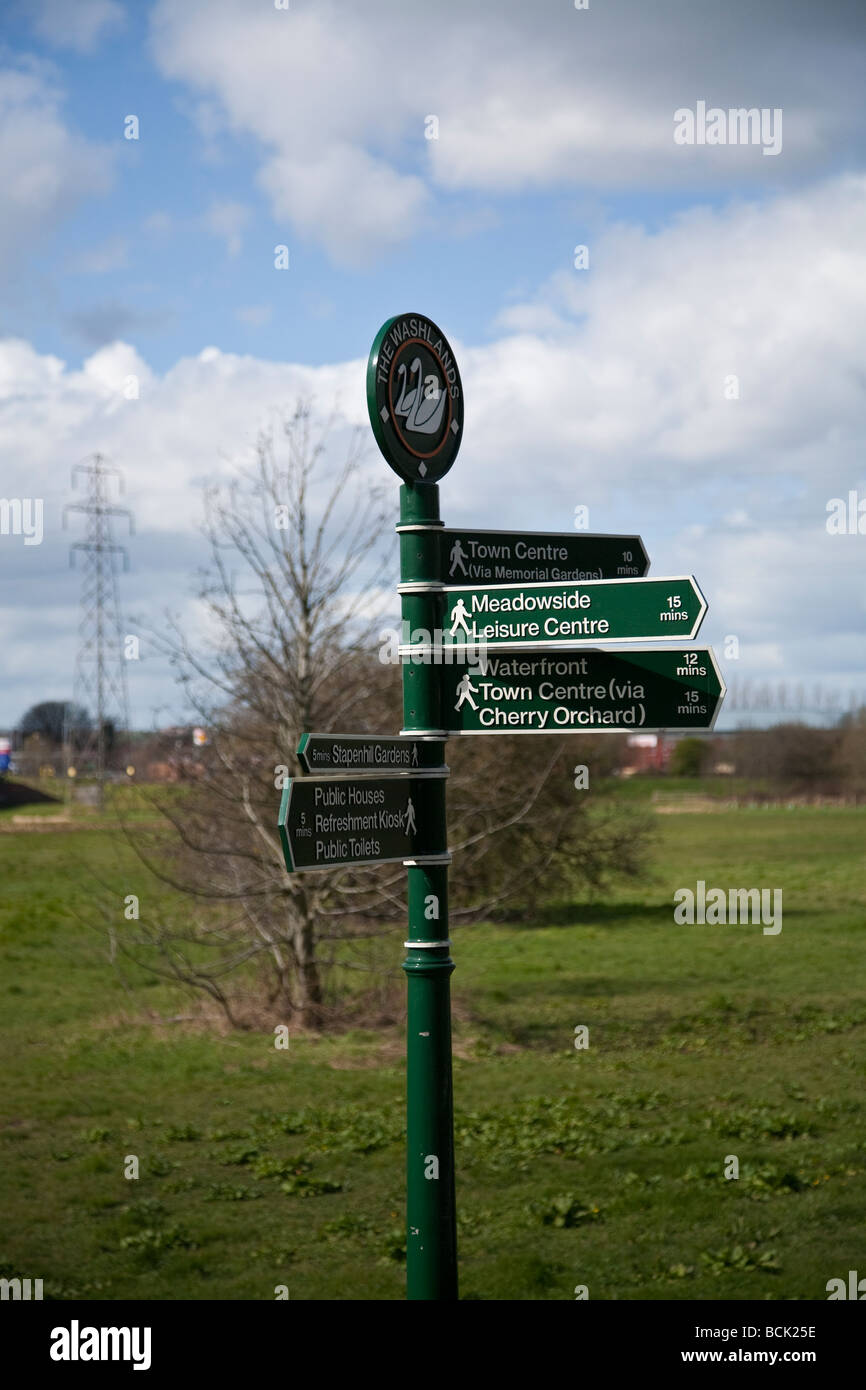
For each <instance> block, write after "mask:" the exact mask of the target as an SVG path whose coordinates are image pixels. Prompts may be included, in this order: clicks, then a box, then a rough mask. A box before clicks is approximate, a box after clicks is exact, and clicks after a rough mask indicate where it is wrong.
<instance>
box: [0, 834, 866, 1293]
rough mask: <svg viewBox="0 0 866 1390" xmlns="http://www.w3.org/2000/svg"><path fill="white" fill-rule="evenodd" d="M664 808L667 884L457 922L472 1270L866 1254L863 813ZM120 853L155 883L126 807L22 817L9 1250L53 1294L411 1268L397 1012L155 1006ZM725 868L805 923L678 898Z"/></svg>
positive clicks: (11, 979)
mask: <svg viewBox="0 0 866 1390" xmlns="http://www.w3.org/2000/svg"><path fill="white" fill-rule="evenodd" d="M658 835H659V838H658V843H657V848H656V853H655V856H654V860H653V867H652V870H651V873H650V874H649V875H648V876H647V877H646V878H645V879H643V880H642V881H641V882H640V883H638V884H632V885H629V886H625V887H620V888H618V889H617V890H615V891H613V892H610V893H606V894H605V895H604V896H603V898H599V899H598V900H597V901H595V902H592V901H582V902H576V903H565V904H551V905H550V906H549V908H548V909H547V911H546V912H545V913H544V914H543V916H542V918H541V920H539V921H536V922H532V923H525V924H524V923H520V922H512V923H510V924H509V925H507V926H501V925H497V926H493V925H482V926H479V927H471V928H464V929H461V928H459V927H458V928H456V929H452V933H451V934H452V939H453V940H454V951H453V954H454V957H455V960H456V962H457V970H456V972H455V974H454V976H453V991H454V998H455V1014H456V1018H457V1022H456V1024H455V1050H456V1054H457V1055H456V1058H455V1077H454V1084H455V1102H456V1110H457V1115H456V1129H457V1182H458V1210H459V1239H460V1271H461V1294H462V1296H463V1297H464V1298H474V1299H508V1298H519V1299H571V1298H573V1296H574V1287H575V1285H577V1284H586V1285H588V1287H589V1296H590V1298H592V1299H669V1298H679V1299H721V1298H738V1299H744V1298H769V1299H823V1298H826V1292H825V1285H826V1282H827V1280H828V1279H830V1278H833V1277H836V1276H839V1275H842V1276H846V1275H847V1271H848V1270H849V1269H859V1270H860V1272H861V1273H863V1272H866V1271H864V1269H863V1260H864V1257H863V1245H862V1238H861V1235H860V1230H861V1226H862V1219H863V1211H864V1196H863V1193H864V1169H866V1159H864V1139H866V1122H864V1121H866V1103H864V1098H863V1085H862V1078H863V1063H864V1053H866V990H864V987H863V984H862V976H863V971H862V961H863V940H864V905H866V889H864V872H863V870H864V859H866V854H864V845H866V812H863V811H860V810H822V811H812V810H803V809H799V810H796V811H790V812H789V811H784V810H770V811H767V810H754V811H750V810H741V811H737V812H733V811H722V812H717V813H714V814H712V815H667V816H659V817H658ZM118 864H120V865H121V866H122V875H121V877H122V892H123V893H127V892H139V893H140V894H141V895H142V909H143V911H144V910H146V907H147V904H148V901H149V899H148V896H147V895H148V892H149V891H152V890H150V889H149V888H148V885H147V883H146V881H145V880H144V879H143V877H142V875H141V872H140V870H139V869H138V867H137V865H136V864H135V862H134V861H130V860H129V858H127V857H124V851H123V850H121V849H118V847H117V845H116V842H115V841H114V839H113V838H112V837H111V836H110V834H109V833H108V832H107V831H105V830H103V829H93V830H91V829H87V830H83V829H79V830H76V831H75V832H74V833H60V834H51V833H48V832H43V833H19V834H4V835H2V836H0V875H2V883H3V894H2V915H0V922H2V927H0V960H2V969H0V1004H2V1010H3V1018H4V1028H3V1044H2V1048H3V1052H2V1067H3V1102H2V1114H0V1164H2V1169H0V1172H2V1177H0V1203H2V1217H3V1219H2V1233H0V1275H7V1276H13V1275H16V1274H17V1275H20V1276H23V1277H28V1276H29V1277H32V1278H39V1277H41V1278H43V1279H44V1282H45V1294H46V1297H48V1296H50V1297H55V1298H71V1297H83V1298H92V1299H95V1298H109V1299H119V1298H143V1299H183V1298H223V1299H260V1298H264V1299H270V1298H273V1297H274V1289H275V1286H276V1285H280V1284H285V1285H287V1286H288V1288H289V1292H290V1296H291V1298H292V1299H311V1298H312V1299H315V1298H326V1299H351V1298H376V1299H378V1298H400V1297H402V1296H403V1289H404V1265H403V1262H402V1251H403V1230H402V1223H403V1201H404V1180H403V1163H404V1151H403V1090H404V1080H405V1077H404V1070H403V1065H402V1037H401V1034H400V1032H399V1031H398V1030H391V1031H388V1030H384V1031H382V1032H379V1033H363V1032H360V1031H359V1032H354V1033H350V1034H348V1035H343V1036H340V1037H333V1038H323V1039H318V1040H317V1039H315V1038H311V1037H292V1039H291V1046H290V1048H289V1049H288V1051H278V1050H277V1049H275V1047H274V1042H273V1037H272V1035H269V1034H255V1033H244V1034H235V1035H232V1036H220V1035H219V1034H216V1033H207V1032H202V1031H194V1030H193V1029H192V1028H191V1027H190V1026H188V1025H186V1024H183V1023H179V1024H164V1025H161V1026H157V1025H154V1024H152V1023H149V1022H148V1021H147V1010H148V1009H151V1010H153V1011H154V1013H157V1012H160V1013H162V1014H163V1015H164V1016H167V1017H168V1016H171V1015H172V1014H173V1013H182V1012H184V1011H186V1009H187V1005H186V1004H185V1002H184V1001H183V999H182V998H179V997H178V996H177V995H176V994H175V993H173V992H172V991H171V990H170V989H169V988H168V987H167V986H165V985H163V984H159V983H157V984H153V983H150V982H148V980H147V978H146V977H145V976H143V975H142V974H138V975H136V974H135V972H133V973H132V975H131V983H132V985H133V986H134V993H133V995H132V996H131V997H130V996H128V995H127V994H126V993H125V992H124V990H123V989H122V987H121V985H120V983H119V982H118V980H117V978H116V976H115V973H114V970H113V968H112V966H111V964H110V962H109V960H108V954H107V944H106V941H105V938H104V935H103V934H102V932H100V931H98V930H95V929H93V928H95V927H96V926H97V925H98V919H97V915H96V914H95V912H94V910H93V899H94V889H93V879H92V877H91V875H92V873H93V872H94V871H95V872H96V873H97V874H98V876H99V877H100V878H101V879H103V880H104V879H106V878H107V877H108V876H109V875H111V874H116V873H117V865H118ZM698 878H701V879H704V880H705V881H706V882H707V884H708V885H710V886H722V887H725V888H727V887H734V886H736V887H752V886H763V887H770V888H774V887H780V888H782V889H783V892H784V925H783V929H782V932H781V934H780V935H779V936H777V937H765V936H764V935H763V934H762V932H761V929H760V926H729V927H710V926H692V927H688V926H684V927H680V926H676V925H675V924H674V923H673V920H672V902H673V893H674V890H675V889H676V888H679V887H692V888H694V886H695V882H696V880H697V879H698ZM118 929H119V930H120V929H122V908H121V906H120V896H119V897H118ZM401 939H402V933H401V932H400V931H399V930H398V931H396V932H395V933H394V937H393V951H392V959H393V966H394V970H395V972H396V973H397V974H398V975H399V973H400V972H399V962H400V960H401V959H402V954H403V953H402V950H401V947H400V941H401ZM579 1025H585V1026H586V1027H588V1029H589V1048H588V1049H587V1050H582V1051H577V1050H575V1047H574V1030H575V1027H577V1026H579ZM727 1155H736V1156H737V1157H738V1159H739V1164H740V1177H739V1179H738V1180H737V1181H726V1180H725V1178H724V1176H723V1169H724V1165H725V1161H726V1156H727ZM128 1156H134V1157H136V1158H137V1159H138V1162H139V1166H140V1177H139V1179H138V1180H134V1181H130V1180H127V1179H125V1178H124V1176H123V1173H124V1164H125V1163H126V1162H127V1159H128Z"/></svg>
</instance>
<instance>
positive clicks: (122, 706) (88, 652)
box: [63, 454, 135, 805]
mask: <svg viewBox="0 0 866 1390" xmlns="http://www.w3.org/2000/svg"><path fill="white" fill-rule="evenodd" d="M82 477H83V478H84V480H85V481H84V485H85V487H86V490H87V498H86V501H83V502H70V503H68V504H67V505H66V506H65V507H64V508H63V527H64V529H66V525H67V515H68V513H70V512H80V513H82V515H83V516H85V517H86V529H85V539H84V540H83V541H73V543H72V545H71V546H70V547H69V564H70V567H71V568H73V569H74V568H75V557H76V554H77V553H80V554H81V555H82V556H83V557H84V563H83V571H82V582H81V610H82V616H81V623H80V626H79V639H80V640H79V647H78V655H77V657H76V660H75V678H74V681H73V703H72V706H71V707H67V719H66V726H65V728H64V739H63V742H64V746H65V748H66V751H67V762H68V759H69V756H70V755H71V754H72V751H73V749H75V753H76V762H77V764H78V765H79V766H80V767H81V769H82V770H83V771H88V772H90V771H92V772H93V774H94V775H95V777H96V780H97V784H98V786H99V802H100V805H101V804H102V802H103V800H104V795H105V771H106V746H107V742H108V739H107V731H108V730H109V729H110V730H113V735H112V739H111V741H112V746H113V747H114V746H116V745H117V744H119V743H120V742H121V740H122V739H123V737H124V735H125V734H126V733H127V732H128V730H129V693H128V690H127V682H126V661H125V658H124V652H123V632H122V628H121V623H120V607H119V603H118V594H117V557H118V556H121V557H122V559H123V568H124V570H128V569H129V555H128V554H127V551H126V549H125V547H124V546H122V545H116V544H115V542H114V539H113V535H112V519H113V518H114V517H125V518H126V520H127V521H128V523H129V534H130V535H131V536H132V535H134V534H135V524H134V518H133V515H132V512H131V511H129V510H128V508H126V507H116V506H113V505H112V503H111V500H110V483H111V481H112V479H113V480H114V481H115V482H116V484H117V488H118V491H119V492H121V493H122V492H123V490H124V487H123V477H122V475H121V473H120V470H119V469H118V468H114V467H113V466H112V465H110V464H108V463H106V461H105V459H104V457H103V456H102V454H94V455H93V457H92V459H91V460H90V461H89V462H87V463H76V464H75V466H74V467H73V469H72V486H73V488H77V486H78V481H79V479H80V478H82ZM81 710H86V711H87V713H88V714H90V713H91V712H93V714H94V718H93V719H92V720H91V721H90V722H88V723H87V724H84V723H83V722H79V723H77V724H76V722H75V721H81V715H80V711H81Z"/></svg>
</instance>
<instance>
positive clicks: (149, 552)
mask: <svg viewBox="0 0 866 1390" xmlns="http://www.w3.org/2000/svg"><path fill="white" fill-rule="evenodd" d="M596 249H597V251H598V254H595V255H594V256H593V261H592V265H593V269H592V270H591V272H577V271H575V272H573V273H572V274H571V275H570V276H569V277H562V276H557V277H555V278H554V279H553V280H552V281H551V282H550V283H549V284H548V285H547V286H545V287H544V288H543V290H542V292H541V293H540V294H539V296H538V300H537V303H538V305H540V306H541V308H542V309H543V310H544V311H545V314H546V317H543V318H542V319H541V320H540V322H541V323H542V324H544V325H547V324H549V322H550V321H551V320H550V315H554V316H555V328H554V331H552V332H549V333H542V332H540V331H530V330H529V329H526V330H524V331H522V332H520V333H518V334H515V333H507V334H506V335H504V336H501V337H500V338H498V339H497V340H495V341H494V342H492V343H490V344H489V345H485V346H474V347H466V346H463V345H461V344H460V343H459V342H456V343H455V350H456V353H457V358H458V361H459V362H460V367H461V374H462V377H463V383H464V388H465V392H466V436H467V437H466V439H465V441H464V443H463V447H462V451H461V453H460V455H459V456H458V459H457V461H456V463H455V465H454V467H453V469H452V470H451V472H450V473H449V474H448V476H447V477H446V478H445V479H444V480H443V482H442V484H441V493H442V507H443V515H444V517H445V520H446V522H447V523H449V524H457V523H463V524H472V525H475V526H482V527H492V528H501V529H509V528H513V529H517V528H526V529H533V530H551V531H571V530H572V527H573V516H574V507H575V505H576V504H578V503H583V504H587V505H589V507H590V525H591V529H593V530H597V531H622V532H626V533H628V532H631V531H632V530H634V531H637V532H638V533H640V534H641V535H642V536H643V539H644V542H645V544H646V545H647V549H648V550H649V553H650V557H651V560H652V572H653V573H654V574H656V575H662V574H665V573H668V574H672V573H683V572H691V571H693V572H694V573H696V575H697V577H698V580H699V582H700V584H701V586H702V588H703V589H704V591H705V593H706V595H707V598H708V600H709V604H710V614H709V618H708V620H707V623H706V624H705V627H704V631H703V632H702V634H701V636H702V638H707V639H708V640H714V641H716V642H719V643H720V642H721V639H722V638H723V637H724V636H725V635H726V634H728V633H734V634H736V635H737V636H738V637H739V639H740V642H741V651H742V656H741V660H740V662H739V663H731V666H730V668H726V669H727V673H728V675H729V676H730V675H738V677H739V678H746V677H757V678H764V679H767V678H769V677H770V676H776V675H779V676H780V677H785V678H794V677H802V676H803V675H804V674H808V673H809V672H814V671H815V670H820V671H821V672H822V675H823V678H824V679H825V680H839V681H841V680H842V679H843V678H844V677H845V674H846V672H847V673H849V674H850V673H851V671H852V670H853V669H854V667H855V666H858V665H859V666H861V667H862V651H863V637H864V629H866V587H864V585H863V583H862V577H863V575H864V573H866V549H864V546H866V539H864V538H863V537H860V536H853V537H851V536H839V537H837V536H830V535H829V534H828V533H827V530H826V525H825V522H826V503H827V500H828V499H829V498H830V497H844V498H846V497H847V495H848V492H849V490H850V489H858V490H859V494H860V496H866V463H864V458H863V450H862V440H863V437H864V433H866V393H864V389H863V375H862V367H861V363H862V362H863V360H864V356H866V179H855V178H840V179H837V180H834V181H832V182H829V183H827V184H826V185H824V186H823V187H821V188H819V189H816V190H814V191H812V192H811V193H810V194H808V195H796V196H793V195H791V196H788V197H785V198H782V199H779V200H777V201H776V202H774V203H768V204H764V205H762V206H751V205H745V204H744V205H742V206H740V207H737V208H733V209H730V210H728V211H725V212H721V213H714V212H710V211H703V212H694V213H690V214H688V215H685V216H683V217H682V218H681V219H679V221H678V222H677V223H676V224H675V225H674V226H672V227H669V228H667V229H666V230H663V231H661V232H659V233H656V234H652V235H651V234H648V233H646V232H644V231H642V230H639V229H635V228H631V227H628V226H625V225H623V226H620V227H617V228H613V229H610V231H609V234H608V235H607V236H602V235H601V234H599V237H598V246H597V248H596ZM515 307H516V308H517V309H518V310H519V306H515ZM364 366H365V364H364V363H363V362H362V361H352V362H340V363H336V364H333V365H328V366H320V367H309V366H305V365H303V364H296V363H280V362H267V361H261V360H259V359H257V358H255V357H252V356H241V355H238V354H233V353H226V352H223V351H221V350H220V349H219V348H218V347H215V346H210V347H207V348H205V349H204V350H202V351H201V352H200V353H199V354H198V355H197V356H194V357H187V358H183V359H181V360H180V361H178V362H177V363H175V365H174V366H173V367H171V368H170V369H169V370H168V371H167V372H165V373H164V374H162V375H158V374H156V373H153V372H151V371H150V370H149V368H148V365H147V363H146V362H145V361H143V360H142V358H141V357H140V356H139V355H138V354H137V353H136V352H135V350H134V349H133V348H132V347H130V346H128V345H125V344H123V343H114V344H111V345H109V346H107V347H105V348H103V349H102V350H100V351H99V352H97V353H95V354H94V355H93V356H92V357H90V358H89V359H88V360H87V362H85V364H84V366H83V368H82V369H81V371H71V370H68V369H67V368H66V367H65V365H64V364H63V363H62V362H61V361H59V359H57V358H56V357H52V356H41V355H40V354H38V353H37V352H36V351H35V350H34V349H33V348H32V347H30V346H29V345H28V344H26V343H23V342H20V341H8V340H7V341H6V342H3V343H0V453H2V455H3V457H4V458H6V459H7V460H8V461H9V462H8V465H7V469H6V472H5V474H4V484H3V486H4V492H5V495H7V496H28V495H32V493H33V490H34V489H38V490H39V491H38V492H37V495H40V494H41V495H44V496H45V497H46V536H47V537H49V538H50V537H51V535H52V534H53V533H52V531H51V526H52V522H51V517H54V518H55V522H56V518H57V517H58V516H59V506H60V503H61V502H62V500H64V497H65V495H66V494H65V488H66V481H67V466H68V465H69V464H71V463H73V462H76V461H77V460H78V459H80V458H82V457H84V456H85V455H87V454H88V453H92V452H93V451H94V450H95V449H99V450H101V451H102V452H104V453H106V454H107V455H108V456H109V457H110V458H112V460H113V461H114V462H115V463H117V464H119V465H120V466H121V467H123V468H124V470H125V472H126V475H127V480H128V483H129V502H130V505H132V506H133V507H134V508H135V511H136V515H137V519H138V523H139V533H140V536H139V539H138V540H137V541H136V546H135V556H136V564H137V565H138V566H140V567H143V568H144V572H145V574H146V575H147V576H148V583H149V585H150V587H151V590H152V599H153V602H154V604H155V605H156V606H157V608H158V607H159V603H160V601H164V600H165V599H166V598H170V597H172V596H173V595H174V593H175V592H176V590H177V588H178V585H179V584H180V583H181V577H182V576H186V575H188V574H189V572H190V570H191V568H192V564H193V562H192V561H191V559H190V556H191V555H192V554H193V553H194V551H193V546H194V540H193V537H194V535H195V531H196V527H197V524H198V521H199V518H200V515H201V506H200V485H201V482H202V481H203V480H205V479H213V478H227V477H230V476H232V475H233V474H234V472H235V471H236V469H237V466H238V461H239V460H243V459H249V458H250V457H251V451H252V448H253V444H254V441H255V437H256V432H257V429H258V428H259V426H260V425H261V424H263V423H265V422H267V420H268V419H269V418H270V419H272V418H273V409H274V407H277V406H288V405H291V404H292V403H293V402H294V400H295V399H296V397H297V396H298V395H299V394H301V395H307V396H309V395H314V396H315V398H316V400H317V402H318V404H319V406H320V407H321V408H322V409H323V410H326V409H328V408H329V407H330V405H331V403H332V401H333V400H334V398H335V397H339V399H340V403H341V415H340V426H339V429H338V431H337V442H336V451H337V453H338V454H339V448H340V441H341V440H345V438H346V437H347V436H348V433H349V431H350V430H351V429H352V427H354V426H358V425H360V426H361V427H362V429H363V430H364V431H365V432H367V431H368V430H369V426H368V423H367V414H366V405H365V400H364ZM732 369H733V370H736V371H737V372H738V374H739V376H740V380H741V387H742V390H741V397H740V399H739V400H737V401H726V400H725V399H724V397H723V393H722V378H723V374H724V373H725V372H727V371H729V370H732ZM133 374H134V375H136V376H138V377H139V380H140V399H138V400H126V399H125V398H124V396H123V385H124V382H125V381H126V380H127V378H128V377H129V376H130V375H133ZM367 437H368V439H370V443H369V453H368V460H367V463H366V465H365V468H366V472H365V475H364V478H365V481H366V480H369V482H370V483H373V482H377V483H381V482H386V483H387V482H388V481H390V482H391V483H392V485H393V498H394V506H395V511H396V505H397V479H396V477H393V478H392V477H391V475H390V473H389V472H388V470H387V467H386V465H385V463H384V461H383V460H382V459H381V457H380V456H379V454H378V451H377V449H376V448H375V446H374V445H373V443H372V439H371V437H370V436H369V434H368V436H367ZM49 504H50V505H49ZM52 509H53V510H52ZM55 529H56V528H55ZM47 544H48V541H46V545H47ZM35 549H36V548H31V549H30V551H29V552H28V554H27V555H26V556H25V555H24V552H23V550H20V553H19V551H15V552H14V555H13V551H12V550H9V549H8V548H6V549H4V547H2V546H0V560H2V561H3V563H4V564H11V563H12V560H13V559H14V560H15V562H16V563H20V564H21V565H22V566H30V567H31V568H32V567H34V566H35V564H36V560H35V559H34V558H33V552H34V550H35ZM167 554H168V555H170V559H169V560H163V559H162V558H159V559H157V558H155V557H157V556H159V557H163V556H165V555H167ZM163 569H164V572H163ZM54 582H55V584H56V583H60V582H62V579H61V577H60V575H59V573H58V576H57V577H56V579H55V581H54ZM184 582H185V581H184ZM22 601H23V602H24V603H25V605H26V604H27V603H28V602H33V603H34V604H37V599H36V598H35V597H32V595H31V589H30V585H29V584H28V586H27V587H26V588H22ZM74 601H75V594H74V593H71V594H70V624H72V623H73V620H74V613H73V607H74ZM37 617H38V615H37ZM70 630H72V628H70ZM50 659H51V658H50V656H49V655H48V654H46V658H45V660H46V665H47V664H48V663H49V662H50Z"/></svg>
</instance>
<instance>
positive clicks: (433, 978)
mask: <svg viewBox="0 0 866 1390" xmlns="http://www.w3.org/2000/svg"><path fill="white" fill-rule="evenodd" d="M400 520H401V522H403V523H404V524H405V523H412V522H414V523H416V524H423V525H427V526H430V527H432V528H436V527H440V526H441V525H442V522H441V520H440V517H439V489H438V487H437V486H436V484H435V483H411V484H410V483H406V484H404V485H403V486H402V487H401V488H400ZM437 542H438V538H437V536H436V534H435V530H431V531H427V532H425V531H416V532H408V533H404V534H401V536H400V579H401V582H402V583H403V584H407V583H411V584H418V585H419V588H418V589H417V590H415V591H414V592H412V593H409V594H406V593H404V594H403V599H402V605H403V620H404V639H403V640H404V641H407V640H409V638H408V632H407V625H408V628H409V629H411V630H412V631H413V632H414V631H417V630H418V629H419V628H423V629H425V630H426V631H427V632H429V633H430V634H431V637H432V635H433V634H434V633H435V631H436V630H437V629H438V628H439V627H440V625H441V614H442V608H443V600H442V596H441V589H440V588H438V587H437V581H438V579H439V576H438V573H437V554H438V551H437ZM427 584H429V586H430V587H429V588H428V587H426V585H427ZM403 713H404V726H405V731H406V733H409V732H410V731H412V730H416V729H417V730H419V731H420V730H423V731H430V732H437V731H440V730H441V728H442V725H441V717H440V712H439V679H438V671H437V670H436V669H435V668H434V667H433V666H432V665H430V664H416V663H411V664H410V663H408V662H405V661H404V665H403ZM423 762H424V764H425V765H426V766H427V767H441V766H442V765H443V764H444V762H445V740H444V737H443V738H442V739H436V738H432V739H429V740H428V741H427V742H425V744H424V749H423ZM445 786H446V779H445V778H432V777H431V778H430V779H429V780H427V781H426V782H425V791H426V794H427V796H428V797H429V799H430V805H429V821H428V824H430V825H431V827H435V830H436V840H435V842H434V844H433V845H431V849H436V850H439V851H440V852H439V853H438V854H436V855H435V857H434V856H433V855H431V856H429V857H427V858H425V860H424V861H420V860H418V861H409V870H408V872H409V939H408V941H407V942H406V946H407V950H408V955H407V957H406V960H405V961H404V963H403V969H404V970H405V971H406V978H407V985H408V1024H407V1039H406V1180H407V1190H406V1222H407V1231H406V1293H407V1297H408V1298H410V1299H456V1298H457V1221H456V1208H455V1200H454V1111H453V1101H452V1089H451V986H450V979H451V972H452V970H453V969H454V962H453V961H452V959H451V957H450V955H449V941H448V862H449V855H448V837H447V829H446V815H445Z"/></svg>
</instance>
